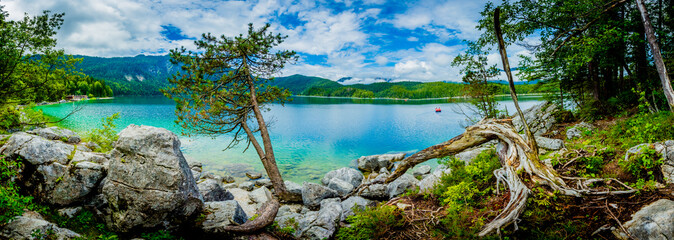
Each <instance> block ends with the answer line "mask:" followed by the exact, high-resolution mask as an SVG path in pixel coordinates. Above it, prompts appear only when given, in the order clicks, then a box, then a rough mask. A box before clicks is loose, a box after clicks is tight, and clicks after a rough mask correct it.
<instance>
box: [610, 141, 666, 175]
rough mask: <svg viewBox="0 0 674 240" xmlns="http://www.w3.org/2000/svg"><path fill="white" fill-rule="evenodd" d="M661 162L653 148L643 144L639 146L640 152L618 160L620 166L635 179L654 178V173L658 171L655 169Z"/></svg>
mask: <svg viewBox="0 0 674 240" xmlns="http://www.w3.org/2000/svg"><path fill="white" fill-rule="evenodd" d="M663 163H664V162H663V160H662V158H661V157H660V155H659V154H658V153H657V152H656V151H655V148H653V147H652V146H649V145H644V146H643V147H642V148H641V153H639V154H634V155H632V156H630V157H629V158H628V159H627V160H621V161H620V162H619V164H620V167H622V168H623V169H625V170H626V171H627V172H629V173H630V174H632V176H634V177H635V178H636V179H637V180H639V179H645V180H655V173H657V172H658V171H657V170H658V169H659V168H660V165H662V164H663Z"/></svg>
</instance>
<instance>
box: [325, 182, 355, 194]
mask: <svg viewBox="0 0 674 240" xmlns="http://www.w3.org/2000/svg"><path fill="white" fill-rule="evenodd" d="M329 181H330V183H329V184H328V188H330V189H332V190H335V192H337V194H338V195H339V196H346V195H347V194H349V193H351V191H353V189H354V187H353V185H351V183H348V182H346V181H344V180H342V179H339V178H332V179H330V180H329Z"/></svg>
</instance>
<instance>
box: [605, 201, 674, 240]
mask: <svg viewBox="0 0 674 240" xmlns="http://www.w3.org/2000/svg"><path fill="white" fill-rule="evenodd" d="M623 226H624V227H625V229H626V230H627V231H628V232H629V233H630V235H631V236H632V238H633V239H650V240H659V239H662V240H669V239H674V201H672V200H668V199H660V200H658V201H656V202H654V203H651V204H649V205H648V206H645V207H643V208H642V209H641V210H639V211H638V212H636V213H634V214H633V215H632V220H629V221H627V222H625V223H624V224H623ZM613 233H614V234H615V235H616V237H618V238H619V239H630V237H628V236H627V235H626V234H625V233H624V232H622V231H620V230H619V229H616V230H615V231H614V232H613Z"/></svg>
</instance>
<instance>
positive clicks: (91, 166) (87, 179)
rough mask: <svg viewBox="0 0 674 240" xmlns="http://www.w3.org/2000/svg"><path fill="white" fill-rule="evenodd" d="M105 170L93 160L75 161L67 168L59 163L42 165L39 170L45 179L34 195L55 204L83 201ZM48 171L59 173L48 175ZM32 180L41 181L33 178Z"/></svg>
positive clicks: (96, 184) (62, 204) (94, 187)
mask: <svg viewBox="0 0 674 240" xmlns="http://www.w3.org/2000/svg"><path fill="white" fill-rule="evenodd" d="M50 167H51V168H50ZM47 169H51V170H47ZM104 171H105V170H104V169H103V166H102V165H100V164H96V163H92V162H78V163H73V164H70V165H68V166H67V167H65V168H64V167H62V165H60V164H58V163H54V164H50V165H43V166H40V167H38V171H37V172H38V173H43V176H44V177H45V179H44V181H43V182H42V183H41V184H38V185H37V186H38V187H37V188H36V190H37V192H34V193H33V195H34V196H40V198H41V200H43V201H46V202H48V203H50V204H54V205H61V206H65V205H69V204H73V203H77V202H81V201H82V200H84V198H85V197H87V196H88V195H89V193H91V192H92V191H93V190H94V189H96V187H97V186H98V184H99V182H100V181H101V179H102V178H103V176H104ZM47 172H51V173H53V174H57V175H51V176H47V175H48V174H47ZM33 176H34V177H35V176H36V175H33ZM55 177H56V178H55ZM30 181H31V182H37V183H39V182H41V181H40V180H36V179H33V178H31V180H30Z"/></svg>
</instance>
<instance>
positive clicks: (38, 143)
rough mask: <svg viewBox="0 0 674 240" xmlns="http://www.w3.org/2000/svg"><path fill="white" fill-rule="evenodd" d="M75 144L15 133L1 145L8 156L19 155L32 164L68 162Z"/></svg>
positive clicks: (4, 153)
mask: <svg viewBox="0 0 674 240" xmlns="http://www.w3.org/2000/svg"><path fill="white" fill-rule="evenodd" d="M74 152H75V146H73V145H70V144H65V143H63V142H60V141H51V140H47V139H45V138H43V137H39V136H33V135H28V134H26V133H15V134H12V136H11V137H10V138H9V140H7V143H5V145H4V146H3V151H2V152H0V154H3V155H5V156H7V157H10V158H16V157H21V159H23V160H25V161H27V162H28V163H30V164H31V165H33V166H38V165H44V164H50V163H54V162H56V163H60V164H62V165H66V164H68V162H70V160H71V159H72V158H73V157H72V154H73V153H74Z"/></svg>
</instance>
